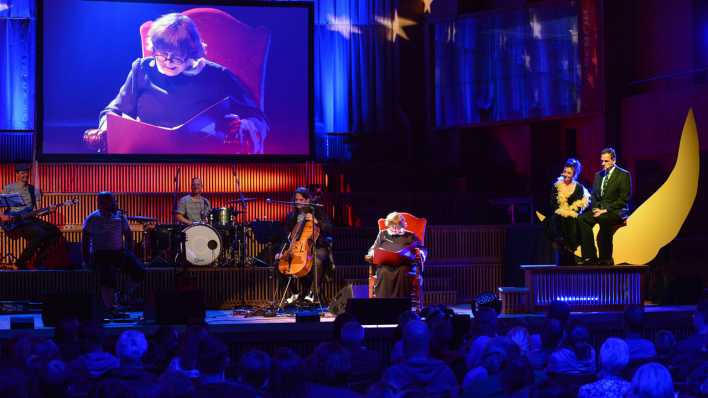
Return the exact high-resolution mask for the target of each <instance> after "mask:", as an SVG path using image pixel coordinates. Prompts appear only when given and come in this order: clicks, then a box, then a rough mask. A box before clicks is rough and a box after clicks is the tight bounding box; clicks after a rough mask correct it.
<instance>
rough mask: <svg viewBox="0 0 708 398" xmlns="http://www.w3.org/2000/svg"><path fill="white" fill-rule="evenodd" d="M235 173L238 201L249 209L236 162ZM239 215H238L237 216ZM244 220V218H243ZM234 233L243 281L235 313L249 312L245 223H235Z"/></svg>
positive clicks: (238, 265)
mask: <svg viewBox="0 0 708 398" xmlns="http://www.w3.org/2000/svg"><path fill="white" fill-rule="evenodd" d="M233 175H234V179H235V180H236V193H238V195H239V199H237V200H238V202H237V203H240V204H241V206H242V207H243V209H244V210H246V209H248V204H247V203H246V201H245V200H244V196H243V192H241V180H240V179H239V177H238V172H237V170H236V164H234V167H233ZM236 217H238V216H236ZM241 221H243V220H241ZM234 233H235V235H236V236H235V238H236V245H237V247H238V248H239V253H238V260H237V261H238V262H239V263H240V264H237V268H241V271H240V273H241V278H240V279H241V282H242V284H243V285H242V286H241V288H240V289H238V295H239V297H238V301H237V303H236V305H235V306H234V313H236V312H239V311H246V312H248V311H249V310H250V309H251V307H250V306H248V305H247V304H246V297H245V291H244V290H245V287H246V283H245V281H246V272H247V268H246V226H245V225H243V223H235V225H234Z"/></svg>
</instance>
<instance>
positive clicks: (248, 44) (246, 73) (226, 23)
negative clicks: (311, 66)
mask: <svg viewBox="0 0 708 398" xmlns="http://www.w3.org/2000/svg"><path fill="white" fill-rule="evenodd" d="M182 14H183V15H186V16H188V17H189V18H191V19H192V21H194V23H195V24H196V25H197V29H199V34H200V35H201V38H202V42H203V43H205V44H206V58H207V59H209V60H210V61H214V62H216V63H218V64H220V65H222V66H224V67H226V68H228V69H229V70H230V71H231V72H233V73H234V74H235V75H236V76H237V77H238V78H239V79H241V81H242V82H243V84H244V85H245V86H246V87H247V88H248V89H249V90H250V92H251V95H252V96H253V99H254V100H255V101H256V104H258V106H259V107H260V109H261V111H262V110H263V103H264V102H263V89H264V86H265V84H264V82H265V76H266V65H267V63H268V62H267V61H268V52H269V50H270V32H269V31H268V29H266V28H264V27H256V28H253V27H251V26H248V25H246V24H244V23H243V22H241V21H239V20H238V19H236V18H234V17H233V16H231V15H230V14H228V13H226V12H224V11H221V10H217V9H214V8H192V9H189V10H187V11H184V12H182ZM151 26H152V21H147V22H145V23H143V24H142V25H141V26H140V38H141V40H142V49H143V57H147V56H151V55H152V51H150V50H149V49H148V46H147V34H148V32H149V31H150V27H151Z"/></svg>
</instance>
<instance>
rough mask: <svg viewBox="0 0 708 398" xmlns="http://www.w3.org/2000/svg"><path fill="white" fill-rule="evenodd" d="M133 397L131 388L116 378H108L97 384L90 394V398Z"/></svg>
mask: <svg viewBox="0 0 708 398" xmlns="http://www.w3.org/2000/svg"><path fill="white" fill-rule="evenodd" d="M133 396H134V395H133V391H131V388H130V387H129V386H128V385H127V384H126V383H123V382H122V381H120V380H119V379H116V378H108V379H105V380H103V381H102V382H100V383H98V385H97V386H96V387H95V388H94V390H93V392H92V394H91V397H92V398H133Z"/></svg>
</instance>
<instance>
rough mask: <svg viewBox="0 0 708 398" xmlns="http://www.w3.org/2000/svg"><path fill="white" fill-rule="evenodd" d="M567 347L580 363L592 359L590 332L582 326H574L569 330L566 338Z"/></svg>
mask: <svg viewBox="0 0 708 398" xmlns="http://www.w3.org/2000/svg"><path fill="white" fill-rule="evenodd" d="M566 343H567V346H568V348H570V349H571V350H572V351H573V352H575V357H576V358H577V359H578V360H580V361H586V360H589V359H591V358H592V353H593V351H594V350H593V348H592V345H591V342H590V331H589V330H588V328H586V327H585V326H583V325H580V324H575V325H573V326H572V327H571V328H570V332H569V333H568V338H567V342H566Z"/></svg>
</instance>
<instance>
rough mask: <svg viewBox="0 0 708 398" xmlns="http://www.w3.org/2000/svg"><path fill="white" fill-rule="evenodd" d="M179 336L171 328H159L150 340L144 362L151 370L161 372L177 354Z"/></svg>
mask: <svg viewBox="0 0 708 398" xmlns="http://www.w3.org/2000/svg"><path fill="white" fill-rule="evenodd" d="M178 347H179V334H178V333H177V330H175V328H173V327H172V326H161V327H160V328H159V329H157V332H155V334H154V335H153V336H152V338H151V339H150V344H149V348H148V352H147V355H146V356H145V362H146V363H147V364H149V366H150V367H151V368H153V369H158V370H162V369H164V368H165V367H166V366H167V365H168V364H169V362H170V360H171V359H172V358H173V357H174V355H175V354H176V353H177V348H178Z"/></svg>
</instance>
